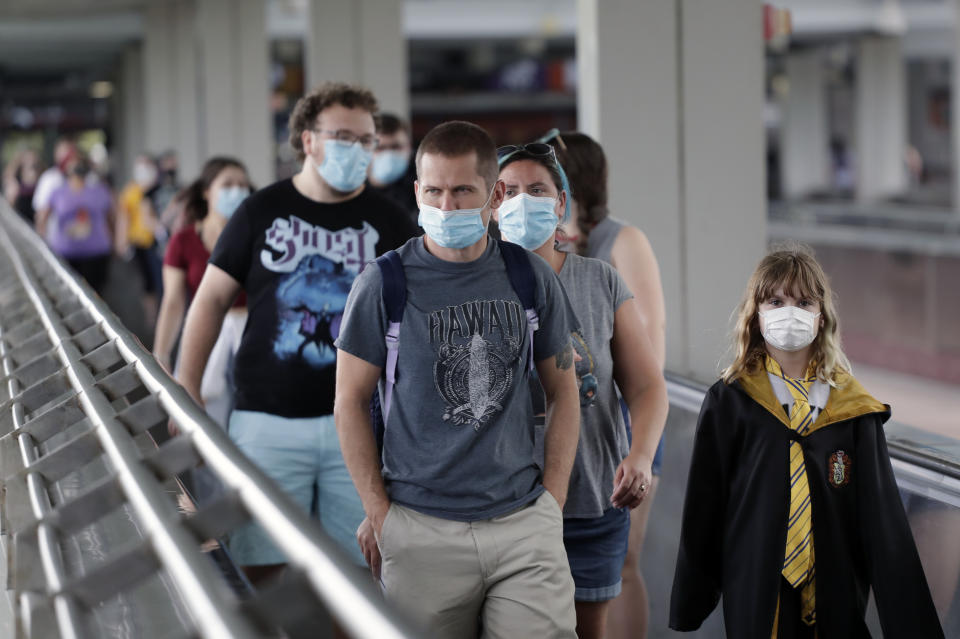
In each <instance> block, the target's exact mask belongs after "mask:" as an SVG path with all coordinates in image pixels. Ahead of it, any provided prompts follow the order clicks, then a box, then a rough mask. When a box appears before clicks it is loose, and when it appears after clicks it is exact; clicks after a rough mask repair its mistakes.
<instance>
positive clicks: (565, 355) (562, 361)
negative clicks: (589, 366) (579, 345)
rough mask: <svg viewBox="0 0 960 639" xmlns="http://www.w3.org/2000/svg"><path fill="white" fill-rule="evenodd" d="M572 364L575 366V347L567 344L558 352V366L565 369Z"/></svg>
mask: <svg viewBox="0 0 960 639" xmlns="http://www.w3.org/2000/svg"><path fill="white" fill-rule="evenodd" d="M571 366H573V348H572V347H571V346H570V344H567V347H566V348H565V349H563V350H562V351H560V352H559V353H557V368H559V369H560V370H563V371H565V370H567V369H568V368H570V367H571Z"/></svg>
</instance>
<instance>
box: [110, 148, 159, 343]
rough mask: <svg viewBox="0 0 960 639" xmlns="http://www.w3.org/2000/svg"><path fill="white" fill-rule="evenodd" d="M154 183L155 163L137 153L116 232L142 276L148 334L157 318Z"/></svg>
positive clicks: (157, 292)
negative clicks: (151, 192)
mask: <svg viewBox="0 0 960 639" xmlns="http://www.w3.org/2000/svg"><path fill="white" fill-rule="evenodd" d="M156 184H157V165H156V164H155V163H154V161H153V158H152V157H150V156H149V155H146V154H142V155H139V156H137V159H136V161H135V162H134V164H133V179H132V180H131V181H130V183H129V184H127V186H126V187H125V188H124V189H123V191H122V192H121V193H120V216H119V220H118V223H119V227H118V230H119V234H120V240H121V241H122V242H124V243H125V244H124V246H123V252H122V253H121V255H123V257H124V259H133V260H136V263H137V266H138V267H139V269H140V275H141V277H142V278H143V297H142V298H141V303H142V306H143V316H144V321H145V322H146V326H147V330H148V334H149V333H152V332H153V327H154V325H155V322H156V319H157V299H158V295H159V293H160V288H161V286H162V283H161V281H160V278H161V274H160V270H161V268H160V258H159V256H158V255H157V253H156V251H155V250H154V247H155V245H156V243H157V240H156V230H157V215H156V213H155V211H154V209H153V203H152V202H151V201H150V197H149V194H150V191H151V190H152V189H153V188H154V187H155V186H156Z"/></svg>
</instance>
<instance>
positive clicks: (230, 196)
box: [213, 186, 250, 219]
mask: <svg viewBox="0 0 960 639" xmlns="http://www.w3.org/2000/svg"><path fill="white" fill-rule="evenodd" d="M248 195H250V189H248V188H247V187H245V186H228V187H226V188H222V189H220V192H219V193H218V194H217V201H216V202H215V203H214V207H213V208H214V209H215V210H216V211H217V213H219V214H220V215H222V216H223V217H225V218H227V219H230V217H232V216H233V214H234V213H235V212H236V210H237V207H238V206H240V203H241V202H243V201H244V200H245V199H247V196H248Z"/></svg>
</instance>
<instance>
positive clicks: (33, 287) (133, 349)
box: [0, 200, 420, 639]
mask: <svg viewBox="0 0 960 639" xmlns="http://www.w3.org/2000/svg"><path fill="white" fill-rule="evenodd" d="M0 222H2V224H0V243H2V244H3V246H4V248H5V249H6V251H7V252H8V255H9V257H10V259H11V261H12V262H13V263H14V267H15V270H16V272H17V275H18V277H19V279H20V282H21V283H22V285H23V287H24V289H26V291H27V293H28V295H29V297H30V300H31V301H32V303H33V305H34V307H35V309H36V311H37V312H38V314H39V316H40V318H41V320H42V322H43V325H44V328H45V330H46V333H47V334H48V336H49V337H50V340H51V343H52V344H53V345H54V346H53V348H55V350H56V354H57V356H58V357H59V359H60V361H61V362H62V364H63V366H64V369H65V371H66V374H67V377H68V378H69V381H70V384H71V386H72V387H73V388H74V389H75V390H76V391H77V393H78V395H79V397H80V400H81V403H82V406H83V408H84V412H85V413H86V414H87V416H88V417H89V418H90V419H91V421H92V422H93V424H94V428H95V429H96V431H97V437H98V440H99V441H100V443H101V445H102V447H103V450H104V454H105V455H106V456H107V458H108V459H109V460H110V462H111V464H112V465H113V466H114V468H115V469H116V472H117V474H118V479H119V482H120V485H121V488H122V490H123V492H124V494H125V496H126V498H127V500H128V502H129V503H130V505H131V506H132V508H133V510H134V512H135V513H136V515H137V516H138V519H139V522H140V524H141V526H143V527H144V528H145V530H146V536H147V537H148V538H149V539H150V543H151V544H153V547H154V550H155V552H156V555H157V557H158V558H159V560H160V561H161V563H162V564H163V566H164V567H165V568H166V570H167V573H168V575H169V576H170V577H171V578H172V579H173V581H174V582H175V584H176V585H177V587H178V588H180V589H181V593H182V594H183V596H184V603H185V605H186V606H187V607H188V608H189V609H190V610H191V611H192V613H193V619H194V621H195V623H196V624H197V625H198V630H200V631H201V632H202V633H203V636H207V637H246V636H253V634H251V632H252V631H251V630H250V626H249V625H248V624H247V623H245V622H243V621H241V619H240V617H239V616H238V615H235V614H231V610H232V609H234V608H235V606H231V605H229V603H228V602H227V601H226V600H224V599H223V598H222V597H220V596H219V595H218V584H216V583H214V582H213V579H214V578H215V577H212V576H211V573H210V572H209V571H207V570H204V569H203V568H206V565H205V562H203V561H202V560H200V559H199V558H200V552H199V548H198V546H199V544H198V543H197V542H196V539H195V538H194V537H192V536H191V534H190V533H189V532H188V531H187V529H186V528H185V527H184V526H183V525H182V523H181V522H180V521H179V520H178V519H177V518H174V517H171V508H172V507H171V504H170V500H169V498H168V497H166V496H165V495H164V494H163V493H162V491H159V490H158V485H157V484H156V480H155V479H153V477H152V475H150V474H149V472H148V471H147V470H146V469H145V468H144V467H143V466H142V465H141V464H139V463H138V462H139V461H140V457H141V456H140V455H139V454H138V452H137V449H136V447H135V446H134V445H133V443H132V439H131V438H130V436H129V433H127V431H126V430H125V428H124V426H123V425H122V424H121V423H119V421H118V420H117V419H116V414H115V412H114V411H113V409H112V407H111V406H110V403H109V401H108V400H107V398H106V397H105V396H104V395H103V394H102V392H100V391H98V390H97V389H96V388H95V383H96V382H95V380H94V378H93V376H92V374H91V373H90V371H89V370H88V369H87V368H86V367H85V366H83V365H81V364H80V357H81V355H80V353H79V351H77V349H76V347H75V346H74V345H73V344H72V343H71V341H70V337H71V336H70V334H69V332H68V331H66V329H65V328H64V326H63V324H62V320H61V319H60V318H59V317H58V316H57V313H56V312H55V309H53V307H52V305H51V303H50V301H49V300H47V299H45V298H44V297H43V296H42V295H41V293H40V286H39V283H38V281H37V277H36V276H35V275H34V274H33V273H32V272H31V270H30V269H29V268H28V266H27V264H26V263H25V260H24V257H23V256H22V255H21V253H27V252H29V253H30V254H31V257H32V258H33V259H34V260H35V261H37V262H38V263H39V264H40V266H41V267H42V268H44V269H46V270H49V272H50V273H51V274H53V275H54V276H55V277H56V278H58V279H59V280H60V282H61V283H62V284H63V285H64V286H65V287H66V288H67V289H68V290H69V291H70V292H71V293H72V294H73V295H74V296H75V297H76V298H77V300H78V301H79V303H80V305H81V307H82V308H83V309H84V310H85V311H86V312H87V313H89V314H90V316H91V317H92V318H94V321H95V322H96V324H97V325H98V326H99V328H100V330H102V332H103V333H104V335H105V336H106V338H107V340H109V341H110V342H112V343H113V345H114V346H115V347H116V349H117V351H118V352H119V354H120V355H121V357H122V359H123V360H124V361H125V362H127V363H128V364H130V365H132V366H133V370H134V371H135V373H136V375H137V377H138V378H139V379H140V381H141V382H142V384H143V386H144V387H145V388H146V389H147V390H148V391H149V392H150V393H151V394H152V395H153V396H154V397H155V398H156V399H157V400H158V402H159V404H160V405H161V407H162V408H163V409H164V411H165V412H166V413H167V414H168V415H169V417H170V418H171V420H172V421H173V422H175V423H176V424H177V426H178V427H179V429H180V433H181V434H180V435H179V437H186V438H189V440H190V444H191V445H192V447H193V449H194V450H195V452H196V454H197V456H198V457H199V458H200V459H202V460H203V462H204V463H205V464H206V466H207V467H208V468H209V469H210V470H211V471H212V472H213V473H214V474H215V475H216V476H217V477H218V478H219V479H220V480H221V481H222V482H223V484H224V485H225V486H226V487H227V488H228V490H229V489H232V490H233V491H234V492H235V494H236V495H237V497H238V498H239V501H240V502H241V503H242V504H243V506H244V507H245V509H246V511H247V512H248V514H249V515H250V517H251V519H252V520H253V521H255V522H256V523H258V524H259V525H260V526H261V527H262V528H263V529H264V530H265V531H266V532H267V534H268V535H269V536H270V537H271V539H272V540H273V541H274V542H275V543H276V545H277V546H278V547H279V548H280V549H281V550H282V551H283V552H284V553H285V555H286V557H287V559H288V564H289V565H290V566H291V567H292V568H294V569H296V570H297V571H299V572H300V573H301V574H302V575H304V576H305V577H306V579H307V581H308V583H309V585H310V587H311V588H312V590H313V592H314V594H315V595H316V596H317V597H318V598H319V600H320V601H322V603H323V604H324V605H325V606H326V607H327V609H328V610H329V611H330V613H331V615H332V616H333V617H334V618H335V619H336V620H337V621H338V622H339V623H340V624H341V625H342V626H343V627H344V629H345V630H346V631H347V632H349V633H350V634H351V635H352V636H354V637H369V638H371V639H372V638H374V637H376V638H378V639H379V638H397V639H400V638H402V637H414V636H418V635H419V634H420V633H418V632H417V631H416V630H415V629H414V628H413V626H411V625H410V624H409V623H408V622H407V621H406V620H404V619H403V618H402V616H401V615H398V614H397V613H396V612H395V611H393V610H391V609H390V608H389V607H388V606H387V605H386V604H384V602H383V601H382V598H381V597H380V596H379V594H378V593H377V592H376V590H375V589H374V587H373V585H372V583H368V582H367V581H366V580H361V579H360V578H358V577H356V576H355V575H354V574H353V572H352V571H351V568H352V565H351V564H350V563H349V561H348V560H347V559H346V558H345V555H344V553H343V552H342V551H341V550H340V549H339V548H338V547H336V545H335V544H334V542H333V541H332V540H331V539H329V537H327V536H326V535H325V534H324V533H323V531H322V530H321V529H320V527H319V526H318V524H317V523H316V522H315V521H313V520H311V519H310V518H309V516H308V515H307V514H306V513H305V512H303V511H302V509H300V508H299V507H298V506H297V505H296V504H294V503H293V502H292V500H291V499H290V498H289V497H288V496H287V495H286V494H284V493H283V492H282V491H281V490H280V489H279V488H278V487H277V486H276V485H275V484H274V483H273V482H272V481H271V480H269V479H268V478H267V477H266V476H265V475H264V474H263V472H262V471H260V470H259V468H257V467H256V466H255V465H254V464H253V463H252V462H250V461H249V460H248V459H247V458H246V457H245V456H244V455H243V454H242V453H241V452H240V451H239V450H238V449H237V448H236V446H235V445H234V444H233V443H232V441H230V439H229V438H228V437H227V436H226V434H225V433H224V432H223V430H222V429H221V428H220V427H219V426H218V425H217V424H215V423H214V422H213V421H212V420H211V419H210V418H209V417H208V416H207V414H206V413H205V412H203V411H202V410H201V409H200V408H199V407H198V406H197V405H196V404H195V403H194V402H193V400H192V399H191V398H190V396H189V395H188V394H187V393H186V391H185V390H184V389H183V388H182V387H181V386H179V385H178V384H176V383H175V382H174V381H173V380H172V379H171V378H170V377H169V375H168V374H167V373H166V371H165V370H164V369H163V368H162V367H161V366H160V365H159V364H158V363H157V362H156V361H155V360H154V358H153V356H152V355H151V354H150V353H149V352H148V351H147V350H146V349H145V348H144V347H143V346H142V345H141V344H140V343H139V341H138V340H136V338H134V337H133V336H132V335H131V334H130V333H129V331H127V329H125V328H124V327H123V326H122V325H121V324H120V322H119V320H118V319H117V318H116V317H115V316H114V315H113V313H112V312H111V311H110V310H109V309H108V308H107V307H106V305H105V304H104V302H103V301H102V300H101V299H99V297H97V296H96V295H95V294H94V293H93V292H92V290H90V288H89V287H88V286H87V285H86V283H85V282H80V281H78V280H77V279H75V278H74V277H73V276H72V275H71V273H70V272H69V271H68V270H67V268H66V267H65V266H64V265H63V264H62V263H61V262H60V261H59V260H58V259H57V258H56V257H55V256H54V255H53V253H52V252H50V250H49V249H48V248H47V247H46V245H45V244H44V243H43V241H42V239H41V238H40V237H39V236H37V235H36V234H35V233H34V232H33V231H32V229H30V228H29V227H28V226H27V225H26V224H25V223H24V222H23V221H22V220H21V219H19V218H18V217H17V216H16V214H15V213H13V211H12V210H11V209H10V208H9V206H8V205H7V204H6V203H5V202H3V201H2V200H0ZM14 239H15V240H16V241H14ZM19 426H20V424H19V423H14V427H15V428H19ZM151 480H153V481H151ZM51 576H55V575H51ZM67 621H68V620H67V619H66V618H65V619H64V623H61V629H63V628H64V627H65V626H69V625H70V624H69V623H66V622H67Z"/></svg>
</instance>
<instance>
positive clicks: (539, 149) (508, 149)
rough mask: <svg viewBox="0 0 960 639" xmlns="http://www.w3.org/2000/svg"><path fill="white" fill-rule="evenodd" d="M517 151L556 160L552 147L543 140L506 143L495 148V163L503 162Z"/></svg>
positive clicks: (555, 153)
mask: <svg viewBox="0 0 960 639" xmlns="http://www.w3.org/2000/svg"><path fill="white" fill-rule="evenodd" d="M517 153H527V154H529V155H532V156H534V157H538V158H550V159H551V160H552V161H553V162H554V163H555V164H557V165H558V166H559V165H560V163H559V162H557V152H556V151H554V150H553V147H552V146H550V145H549V144H546V143H545V142H531V143H529V144H508V145H507V146H501V147H500V148H499V149H497V163H499V164H501V165H502V164H503V163H504V162H506V161H507V160H509V159H510V158H511V157H513V156H514V155H516V154H517Z"/></svg>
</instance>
